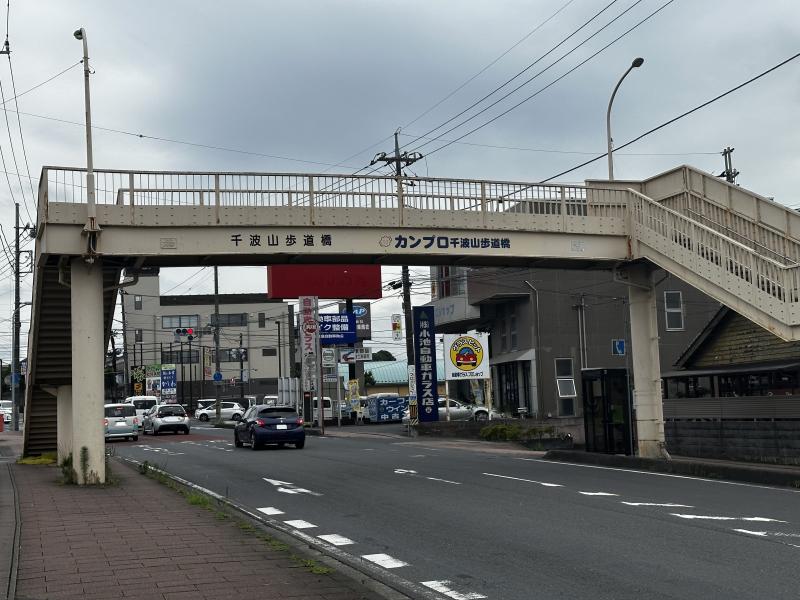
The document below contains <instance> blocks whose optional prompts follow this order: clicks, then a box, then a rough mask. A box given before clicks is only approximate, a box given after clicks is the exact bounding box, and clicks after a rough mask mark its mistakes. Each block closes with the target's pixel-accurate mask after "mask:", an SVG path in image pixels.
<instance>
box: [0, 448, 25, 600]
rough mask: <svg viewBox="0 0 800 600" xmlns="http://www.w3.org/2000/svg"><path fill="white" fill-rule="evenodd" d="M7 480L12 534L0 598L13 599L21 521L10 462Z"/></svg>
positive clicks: (15, 588)
mask: <svg viewBox="0 0 800 600" xmlns="http://www.w3.org/2000/svg"><path fill="white" fill-rule="evenodd" d="M6 467H7V468H8V480H9V483H10V484H11V485H10V487H11V496H12V498H13V500H12V502H13V505H14V535H13V538H12V539H11V540H7V541H8V542H10V544H11V556H10V560H9V564H8V583H7V585H6V589H4V590H0V599H4V600H6V599H7V600H14V598H15V597H16V594H17V572H18V570H19V550H20V536H21V530H22V521H21V520H20V514H19V494H18V492H17V484H16V482H15V481H14V469H13V466H12V463H10V462H9V463H7V464H6Z"/></svg>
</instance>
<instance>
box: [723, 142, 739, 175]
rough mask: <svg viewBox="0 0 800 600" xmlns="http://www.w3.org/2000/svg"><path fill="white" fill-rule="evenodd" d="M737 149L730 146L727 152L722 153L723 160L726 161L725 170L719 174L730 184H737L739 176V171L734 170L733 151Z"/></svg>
mask: <svg viewBox="0 0 800 600" xmlns="http://www.w3.org/2000/svg"><path fill="white" fill-rule="evenodd" d="M734 150H736V148H731V147H730V146H728V147H727V148H725V150H723V151H722V158H723V159H724V160H725V170H724V171H723V172H722V173H720V174H719V176H720V177H724V178H725V181H727V182H728V183H733V184H736V177H738V176H739V171H737V170H736V169H734V168H733V151H734Z"/></svg>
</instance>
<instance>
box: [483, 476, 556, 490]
mask: <svg viewBox="0 0 800 600" xmlns="http://www.w3.org/2000/svg"><path fill="white" fill-rule="evenodd" d="M483 474H484V475H487V476H489V477H500V478H502V479H513V480H514V481H524V482H526V483H536V484H538V485H543V486H544V487H564V486H563V485H561V484H560V483H547V482H544V481H536V480H534V479H523V478H522V477H511V476H510V475H498V474H497V473H483Z"/></svg>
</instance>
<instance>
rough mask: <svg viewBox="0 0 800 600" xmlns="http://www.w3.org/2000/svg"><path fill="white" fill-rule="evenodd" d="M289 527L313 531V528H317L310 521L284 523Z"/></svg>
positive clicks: (298, 520)
mask: <svg viewBox="0 0 800 600" xmlns="http://www.w3.org/2000/svg"><path fill="white" fill-rule="evenodd" d="M284 523H286V524H287V525H289V526H291V527H294V528H295V529H311V528H312V527H316V525H314V524H313V523H309V522H308V521H303V520H302V519H295V520H293V521H284Z"/></svg>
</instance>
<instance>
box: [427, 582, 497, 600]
mask: <svg viewBox="0 0 800 600" xmlns="http://www.w3.org/2000/svg"><path fill="white" fill-rule="evenodd" d="M420 583H421V584H422V585H424V586H425V587H428V588H431V589H432V590H434V591H436V592H439V593H440V594H444V595H445V596H447V597H448V598H452V599H453V600H480V599H481V598H486V596H484V595H483V594H478V593H476V592H464V593H462V592H457V591H455V590H454V589H452V588H451V587H450V586H451V585H452V583H451V582H450V581H448V580H446V579H445V580H442V581H420Z"/></svg>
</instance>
